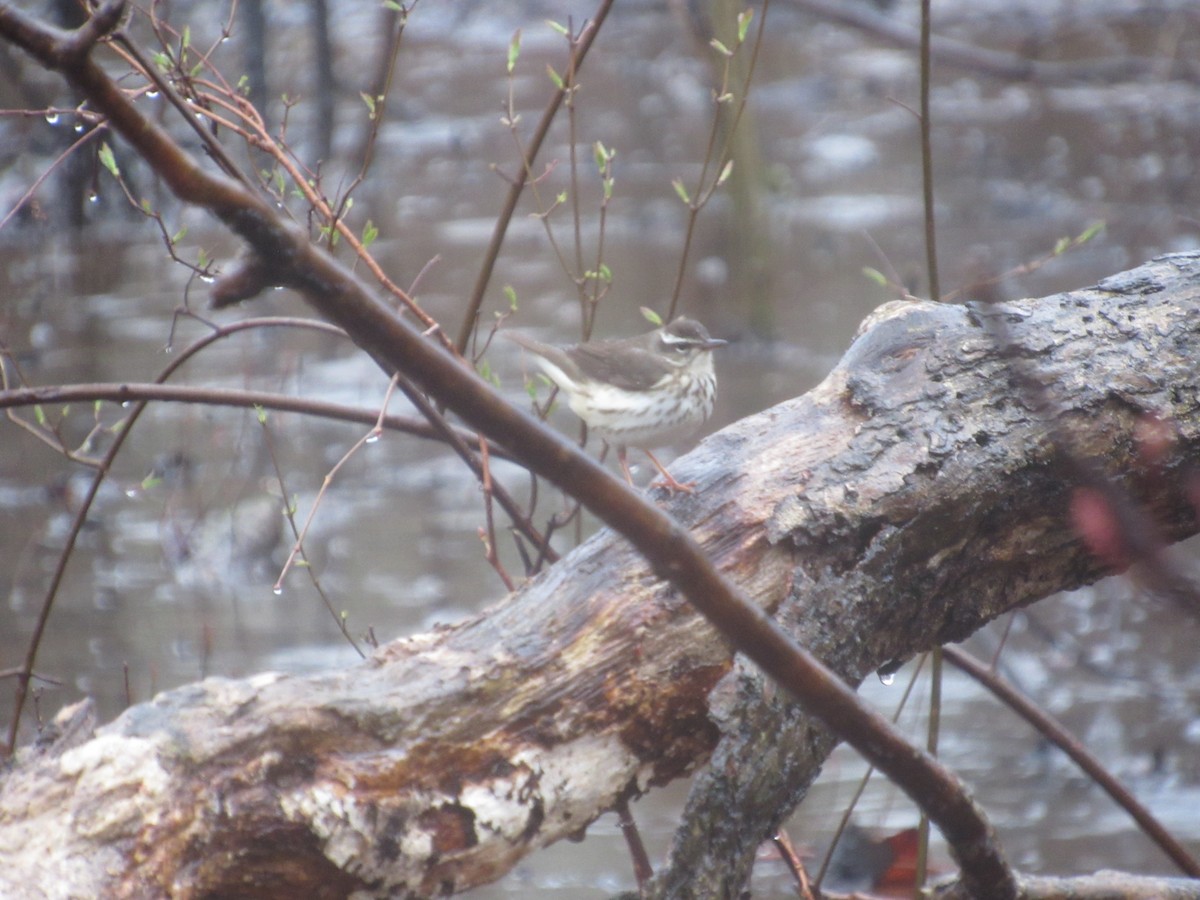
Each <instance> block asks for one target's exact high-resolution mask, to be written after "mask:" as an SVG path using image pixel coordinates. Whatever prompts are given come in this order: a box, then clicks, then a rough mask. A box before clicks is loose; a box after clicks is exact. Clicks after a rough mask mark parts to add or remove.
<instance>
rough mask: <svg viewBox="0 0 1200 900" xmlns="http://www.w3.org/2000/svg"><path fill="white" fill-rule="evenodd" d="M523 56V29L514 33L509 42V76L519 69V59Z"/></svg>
mask: <svg viewBox="0 0 1200 900" xmlns="http://www.w3.org/2000/svg"><path fill="white" fill-rule="evenodd" d="M520 55H521V29H520V28H518V29H517V30H516V31H514V32H513V36H512V40H511V41H509V42H508V74H509V75H511V74H512V73H513V69H515V68H516V67H517V57H519V56H520Z"/></svg>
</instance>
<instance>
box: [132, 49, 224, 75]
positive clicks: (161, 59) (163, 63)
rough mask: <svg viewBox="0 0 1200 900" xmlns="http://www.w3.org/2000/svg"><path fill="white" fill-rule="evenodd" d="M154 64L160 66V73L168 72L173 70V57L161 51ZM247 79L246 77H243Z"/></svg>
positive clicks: (155, 57)
mask: <svg viewBox="0 0 1200 900" xmlns="http://www.w3.org/2000/svg"><path fill="white" fill-rule="evenodd" d="M153 59H154V64H155V65H156V66H158V69H159V71H160V72H166V71H167V70H168V69H170V68H171V57H169V56H167V54H165V53H163V52H162V51H161V50H159V51H158V52H157V53H155V54H154V56H153ZM243 77H245V76H243Z"/></svg>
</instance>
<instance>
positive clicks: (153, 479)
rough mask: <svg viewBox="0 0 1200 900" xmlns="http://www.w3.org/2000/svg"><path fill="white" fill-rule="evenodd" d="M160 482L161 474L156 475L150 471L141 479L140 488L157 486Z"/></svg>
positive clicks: (147, 488)
mask: <svg viewBox="0 0 1200 900" xmlns="http://www.w3.org/2000/svg"><path fill="white" fill-rule="evenodd" d="M162 483H163V479H162V476H161V475H156V474H155V473H154V472H151V473H150V474H149V475H147V476H146V477H145V478H143V479H142V490H143V491H149V490H152V489H153V488H156V487H158V486H159V485H160V484H162Z"/></svg>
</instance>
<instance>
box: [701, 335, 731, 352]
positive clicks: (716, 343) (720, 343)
mask: <svg viewBox="0 0 1200 900" xmlns="http://www.w3.org/2000/svg"><path fill="white" fill-rule="evenodd" d="M728 343H729V341H724V340H721V338H709V339H708V340H707V341H705V342H704V348H703V349H705V350H714V349H716V348H717V347H724V346H725V345H726V344H728Z"/></svg>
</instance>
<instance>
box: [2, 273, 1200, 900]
mask: <svg viewBox="0 0 1200 900" xmlns="http://www.w3.org/2000/svg"><path fill="white" fill-rule="evenodd" d="M1198 298H1200V255H1197V254H1192V255H1186V254H1178V255H1172V256H1168V257H1163V258H1161V259H1158V260H1155V261H1154V262H1152V263H1149V264H1147V265H1145V266H1142V267H1141V268H1139V269H1136V270H1134V271H1132V272H1128V273H1124V274H1122V275H1118V276H1114V277H1112V278H1109V279H1106V280H1105V281H1104V282H1102V283H1101V284H1100V285H1099V286H1097V287H1095V288H1093V289H1089V290H1084V291H1075V292H1070V293H1066V294H1061V295H1055V296H1052V297H1048V298H1045V299H1042V300H1024V301H1019V302H1016V303H1011V304H1006V305H1003V306H1000V307H995V308H994V309H993V310H984V309H975V308H972V307H962V306H941V305H937V304H931V303H905V304H899V303H897V304H889V305H887V306H885V307H883V308H881V310H880V311H878V312H877V313H876V314H875V315H874V316H873V317H872V319H871V320H870V322H869V327H867V328H866V329H865V331H863V332H862V333H861V334H860V335H859V337H858V338H857V339H856V340H855V342H854V344H853V345H852V346H851V348H850V350H849V351H848V352H847V354H846V356H845V358H844V359H843V360H842V362H841V363H840V364H839V365H838V367H837V368H836V369H835V370H834V371H833V372H832V373H830V375H829V376H828V378H826V380H825V381H824V382H823V383H822V384H821V385H820V386H818V387H817V388H815V389H814V390H812V391H810V392H809V393H808V394H806V395H804V396H802V397H798V398H796V399H794V400H791V401H788V402H786V403H783V404H780V405H779V406H776V407H774V408H772V409H769V410H766V411H764V412H762V413H759V414H757V415H754V416H751V417H749V418H746V419H743V420H741V421H740V422H737V423H735V424H734V425H732V426H730V427H729V428H726V429H725V430H723V431H721V432H720V433H718V434H716V435H713V436H712V437H711V438H709V439H708V440H706V441H705V442H704V443H703V444H701V446H700V447H699V448H697V449H696V450H695V451H694V452H693V453H691V454H689V455H688V456H687V457H685V458H683V459H681V460H680V461H679V462H678V463H677V465H676V468H675V474H676V475H677V477H680V478H681V479H685V480H692V481H696V482H697V483H698V490H697V493H696V494H695V495H679V496H676V497H674V498H672V499H671V500H670V501H669V509H670V511H671V513H672V515H674V516H675V517H676V519H677V520H678V521H679V522H681V523H682V524H683V525H685V526H686V527H687V528H688V529H689V530H690V531H691V532H692V534H693V535H694V536H695V537H696V538H697V540H699V541H700V542H701V544H702V545H703V546H704V548H705V550H706V552H707V553H708V554H709V555H710V556H711V558H712V559H713V560H714V561H715V562H716V563H717V565H718V566H719V568H720V569H721V571H722V572H723V573H724V574H725V575H726V576H728V577H729V578H730V579H732V580H733V581H735V582H736V583H737V584H738V585H739V587H740V588H741V589H742V590H743V591H744V592H745V593H747V594H748V595H749V596H751V597H752V598H754V599H755V600H756V601H757V602H758V603H760V604H761V605H762V607H763V608H765V609H767V610H769V611H771V612H772V613H773V614H775V615H776V616H777V617H778V618H779V619H780V621H782V622H783V623H784V624H785V625H786V627H787V628H788V630H789V631H791V632H792V633H793V634H794V635H796V636H797V637H798V638H799V639H800V640H801V642H802V643H804V644H805V645H807V646H808V647H809V648H810V649H811V650H813V651H814V652H816V653H817V655H818V656H819V657H820V658H821V659H823V660H824V661H825V662H826V663H827V664H828V665H830V666H831V667H832V668H833V669H835V671H837V672H838V673H839V674H841V675H842V677H844V678H846V679H847V680H849V681H851V682H852V683H857V681H858V680H859V679H861V678H862V677H863V676H864V675H865V674H867V673H869V672H871V671H873V670H874V669H876V668H878V667H879V666H880V665H882V664H885V663H887V662H888V661H890V660H896V659H903V658H906V657H908V656H910V655H912V654H913V653H916V652H918V651H920V650H924V649H927V648H929V647H932V646H934V645H936V644H938V643H942V642H947V641H954V640H960V639H962V638H964V637H966V636H967V635H969V634H970V633H972V632H973V631H974V630H975V629H977V628H978V627H980V626H981V625H982V624H984V623H986V622H987V621H989V620H990V619H992V618H994V617H996V616H998V615H1000V614H1001V613H1003V612H1004V611H1006V610H1008V609H1011V608H1013V607H1015V606H1019V605H1022V604H1027V603H1031V602H1033V601H1035V600H1037V599H1039V598H1041V597H1043V596H1046V595H1047V594H1049V593H1051V592H1054V591H1057V590H1061V589H1065V588H1071V587H1075V586H1078V585H1080V584H1083V583H1086V582H1089V581H1091V580H1094V579H1096V578H1098V577H1099V576H1101V575H1102V574H1104V572H1103V570H1102V567H1101V565H1100V563H1098V562H1097V561H1096V560H1094V559H1093V558H1092V557H1090V556H1089V555H1088V554H1087V553H1086V552H1085V551H1084V550H1083V548H1082V547H1081V545H1080V543H1079V541H1078V540H1077V539H1076V537H1075V536H1074V534H1073V532H1072V529H1071V527H1070V525H1069V523H1068V520H1067V516H1066V513H1065V510H1066V509H1067V506H1068V500H1069V495H1070V492H1071V490H1072V487H1073V479H1074V474H1073V473H1074V472H1075V467H1074V466H1073V465H1072V460H1071V459H1070V458H1068V456H1067V454H1066V453H1065V452H1064V446H1063V444H1064V443H1066V444H1067V445H1068V446H1069V447H1070V449H1071V450H1072V452H1073V453H1074V454H1077V455H1078V456H1079V457H1080V458H1086V459H1090V460H1093V461H1095V462H1096V463H1098V464H1100V465H1102V466H1103V468H1104V469H1105V471H1107V472H1108V473H1109V475H1110V476H1111V478H1112V479H1113V480H1114V481H1115V482H1116V483H1118V484H1120V485H1122V486H1124V487H1125V488H1126V489H1128V490H1129V491H1131V492H1132V493H1133V494H1134V495H1135V496H1136V498H1137V500H1138V501H1139V502H1140V503H1141V504H1143V505H1144V507H1145V508H1146V509H1148V510H1150V511H1151V512H1152V513H1153V515H1154V516H1155V517H1156V520H1157V521H1158V523H1159V524H1160V527H1161V528H1162V530H1163V533H1164V534H1165V535H1166V536H1167V537H1168V538H1169V539H1171V540H1176V539H1180V538H1182V537H1184V536H1186V535H1188V534H1191V533H1193V532H1194V531H1195V530H1196V512H1195V510H1194V509H1193V508H1192V507H1191V506H1190V505H1189V504H1188V502H1187V491H1186V490H1185V486H1184V480H1185V479H1186V477H1187V476H1188V474H1189V473H1190V472H1191V471H1192V470H1193V469H1194V467H1195V465H1196V463H1197V460H1198V459H1200V410H1198V397H1197V378H1196V375H1197V372H1196V364H1195V362H1194V361H1195V360H1196V359H1200V327H1198V326H1197V324H1196V323H1197V322H1200V317H1198V315H1197V313H1198V312H1200V310H1198V309H1197V307H1198V305H1200V300H1198ZM991 312H997V313H1002V314H1003V315H1004V316H1005V318H1006V321H1007V323H1008V326H1007V327H1008V330H1009V334H1010V336H1011V339H1012V340H1013V341H1014V343H1015V346H1010V347H1007V348H998V347H997V346H996V345H995V342H994V340H993V338H992V337H991V333H990V332H989V331H988V330H987V329H985V328H984V327H982V326H981V324H980V323H981V320H982V319H983V318H984V317H985V316H986V315H988V314H991ZM1013 358H1017V359H1020V360H1022V361H1023V363H1022V364H1023V365H1024V366H1026V367H1027V371H1029V372H1032V373H1033V374H1034V375H1035V377H1036V378H1037V379H1038V380H1039V381H1040V383H1041V384H1043V385H1044V389H1045V392H1046V395H1048V396H1049V397H1051V398H1052V399H1053V402H1054V404H1055V406H1056V408H1057V412H1056V414H1055V417H1054V420H1053V423H1052V424H1053V427H1054V428H1055V429H1057V433H1058V439H1057V440H1056V439H1052V436H1051V423H1048V422H1047V421H1046V419H1045V416H1044V413H1043V412H1033V411H1031V409H1030V404H1029V403H1028V402H1026V401H1025V400H1024V399H1023V397H1024V395H1023V394H1021V393H1020V392H1018V391H1015V390H1014V389H1013V388H1012V387H1011V386H1010V385H1009V380H1010V374H1011V372H1012V369H1011V365H1010V361H1011V360H1012V359H1013ZM1147 414H1152V415H1155V416H1157V417H1158V418H1160V419H1162V420H1165V421H1167V422H1170V423H1172V424H1173V427H1174V429H1175V434H1176V438H1177V439H1176V440H1175V442H1174V443H1173V444H1172V445H1171V447H1170V449H1169V450H1168V451H1167V455H1166V456H1165V457H1164V458H1163V459H1161V460H1158V461H1157V462H1156V464H1155V466H1154V467H1151V466H1148V465H1143V464H1142V463H1141V462H1140V461H1139V459H1138V455H1137V450H1138V447H1137V443H1136V440H1135V437H1134V434H1135V428H1136V426H1137V425H1138V422H1139V420H1140V419H1141V418H1142V417H1143V416H1144V415H1147ZM733 666H734V661H733V660H732V659H731V656H730V653H729V651H728V649H727V646H726V644H725V642H724V641H723V640H721V639H720V638H719V637H718V636H717V635H716V634H715V633H714V632H713V631H712V629H711V628H710V627H709V626H708V625H707V624H706V623H705V622H704V620H702V619H701V618H700V617H699V616H698V615H697V614H696V613H695V612H693V610H692V609H691V607H690V606H689V605H688V604H687V603H686V602H685V601H684V600H683V598H682V597H681V596H680V595H679V594H678V593H677V592H675V591H674V590H672V589H671V588H670V587H669V586H667V585H666V583H665V582H663V581H661V580H659V579H658V578H656V577H655V576H654V575H653V574H652V572H651V570H650V569H649V567H648V566H647V565H646V564H645V563H644V562H643V561H642V560H641V559H640V558H639V557H638V556H637V555H636V554H635V553H634V552H633V551H632V550H631V549H630V547H629V545H627V544H626V543H625V542H624V541H623V540H622V539H620V538H618V537H616V536H614V534H613V533H612V532H610V531H607V530H606V531H602V532H600V533H599V534H597V535H596V536H595V537H593V538H592V539H591V540H589V541H587V542H586V543H585V544H584V545H583V546H581V547H580V548H578V549H577V550H576V551H574V552H573V553H571V554H570V555H569V556H567V557H565V558H564V560H563V561H562V562H561V563H560V564H558V565H556V566H554V567H553V568H552V569H550V570H549V571H547V572H546V573H545V574H544V575H542V576H540V577H539V578H537V579H535V580H533V581H532V582H530V583H529V584H527V585H525V586H524V587H523V588H522V589H521V590H519V591H518V592H516V593H514V594H512V595H510V596H509V597H507V598H505V599H504V600H502V601H501V602H500V603H498V604H497V605H496V606H495V607H493V608H492V609H490V610H488V611H487V612H486V613H483V614H481V615H479V616H477V617H475V618H474V619H472V620H470V621H468V622H465V623H463V624H461V625H458V626H455V627H453V628H447V629H442V630H439V631H436V632H433V633H430V634H425V635H420V636H416V637H411V638H406V639H402V640H399V641H396V642H393V643H391V644H389V645H387V646H385V647H383V648H381V649H380V650H379V652H377V653H376V654H375V655H374V656H373V657H372V658H371V659H369V660H367V661H366V662H364V663H363V664H361V665H358V666H355V667H353V668H350V669H347V670H343V671H337V672H328V673H320V674H315V675H308V676H302V677H301V676H291V675H281V674H263V675H259V676H256V677H253V678H248V679H242V680H229V679H217V678H214V679H207V680H205V681H203V682H201V683H199V684H195V685H190V686H187V687H184V688H179V689H177V690H173V691H169V692H167V693H164V694H162V695H160V696H158V697H157V698H155V699H154V700H153V701H151V702H149V703H145V704H140V705H138V706H135V707H132V708H130V709H129V710H127V711H126V712H125V713H124V714H123V715H122V716H121V717H119V718H118V719H117V720H116V721H114V722H112V723H111V724H108V725H106V726H103V727H101V728H99V729H93V728H92V726H91V725H90V723H89V722H88V720H87V717H86V710H84V711H79V710H77V711H74V712H73V713H72V715H69V716H67V717H65V718H64V720H63V721H62V722H60V723H58V726H57V728H56V729H54V734H53V735H47V736H46V737H45V739H44V740H43V741H42V742H40V743H39V745H38V746H35V747H31V748H27V749H26V750H24V751H23V752H22V753H21V754H20V755H19V757H18V759H17V761H16V762H15V764H14V765H13V767H12V768H11V769H10V770H9V771H8V772H7V773H6V774H5V776H4V780H3V782H2V783H0V853H2V854H3V856H4V858H5V860H6V865H5V866H4V867H0V895H2V896H5V897H14V898H22V897H43V896H44V897H71V896H105V897H130V898H141V897H147V898H149V897H162V896H168V895H169V896H172V897H189V898H191V897H196V898H198V897H216V896H220V897H294V896H312V897H346V896H349V895H350V894H351V893H352V892H354V891H363V892H365V893H363V894H362V895H361V896H379V897H384V896H398V897H403V896H430V895H436V894H441V893H450V892H453V891H458V890H463V889H465V888H467V887H470V886H472V885H476V884H480V883H483V882H486V881H488V880H490V879H494V878H496V877H498V876H499V875H501V874H502V873H504V872H505V871H506V870H507V869H508V868H509V867H511V866H512V865H513V864H514V863H515V862H516V861H517V860H518V859H519V858H520V857H522V856H523V855H525V854H526V853H528V852H530V851H532V850H534V849H536V848H538V847H541V846H543V845H545V844H548V843H550V842H552V841H555V840H558V839H560V838H562V837H565V836H570V835H574V834H578V833H582V832H583V831H584V830H585V829H586V827H587V825H588V824H589V823H590V822H591V821H592V820H594V819H595V818H596V817H597V816H599V815H600V814H602V813H603V812H605V811H607V810H609V809H611V808H612V807H613V805H614V804H615V803H616V802H617V801H618V799H620V798H628V797H634V796H637V795H640V794H642V793H644V792H646V791H647V790H649V789H650V788H651V787H653V786H656V785H660V784H664V783H666V782H668V781H670V780H672V779H674V778H677V777H679V776H681V775H683V774H685V773H687V772H689V771H691V770H693V769H694V768H695V767H696V766H697V765H699V764H701V763H702V762H704V761H705V760H706V759H707V758H708V757H709V756H710V754H712V753H713V750H714V748H716V747H717V744H718V740H719V739H721V738H722V734H724V735H725V737H724V738H723V739H721V745H720V748H719V749H718V750H717V763H718V764H716V765H713V766H710V767H709V768H708V769H707V770H706V774H705V776H704V777H703V778H702V779H700V780H699V781H698V782H697V786H696V789H695V790H694V792H693V797H692V799H691V801H690V802H689V809H688V813H687V820H686V822H685V824H684V827H683V829H681V832H682V833H683V835H684V836H683V837H681V839H680V840H678V841H677V843H676V848H675V851H674V853H673V860H672V866H671V867H669V868H668V869H667V871H666V872H665V873H664V875H663V878H662V881H661V882H660V883H659V890H660V891H661V892H662V893H663V894H664V895H666V896H686V895H688V893H689V891H690V892H691V894H692V895H695V896H723V895H727V894H725V893H724V891H726V890H727V889H729V887H730V885H732V884H734V882H736V881H737V879H738V878H740V877H742V876H743V875H744V871H745V859H746V857H747V854H749V853H751V852H752V850H753V845H754V844H756V843H757V842H758V840H759V839H760V838H761V837H762V836H763V835H764V834H765V833H766V830H768V829H769V828H770V827H772V824H773V823H775V822H777V821H778V820H779V819H780V818H781V817H782V816H784V815H786V813H787V812H789V811H790V809H791V807H792V806H793V805H794V804H795V802H798V800H799V798H800V797H801V796H802V794H803V790H804V788H805V786H806V785H807V784H808V782H809V781H810V780H811V779H812V777H814V774H815V772H816V770H817V768H818V767H819V765H820V763H821V761H822V760H823V759H824V757H825V755H826V754H827V753H828V751H829V749H830V747H831V746H832V744H833V739H832V738H831V737H830V736H829V735H828V733H827V732H825V731H824V730H823V729H821V728H820V727H819V726H817V725H815V724H814V723H812V722H811V721H810V720H808V719H807V718H806V717H805V716H803V714H801V713H800V712H799V710H798V709H797V708H795V707H794V706H792V705H791V704H790V703H787V702H784V701H783V700H782V698H780V697H778V696H775V695H773V694H772V692H771V691H770V690H765V689H764V688H763V687H762V686H761V685H759V684H758V683H757V682H756V679H755V678H754V675H753V673H751V672H749V671H748V670H746V669H743V668H741V667H739V669H738V670H737V672H736V674H734V677H731V678H729V679H726V676H727V675H730V674H731V673H733V672H734V668H733ZM723 679H725V680H724V681H723ZM714 688H719V689H717V690H714ZM764 698H765V699H764ZM728 825H735V826H736V827H735V828H728V827H727V826H728ZM721 870H727V871H728V872H729V873H730V874H729V875H728V877H726V878H724V880H721V879H720V878H718V880H717V881H714V882H708V881H704V880H702V878H709V877H716V876H715V873H717V872H719V871H721ZM681 871H690V872H691V875H692V880H691V881H690V882H689V883H686V884H685V883H684V882H683V881H681V880H680V879H679V877H678V876H677V875H674V874H672V873H677V872H681Z"/></svg>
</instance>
